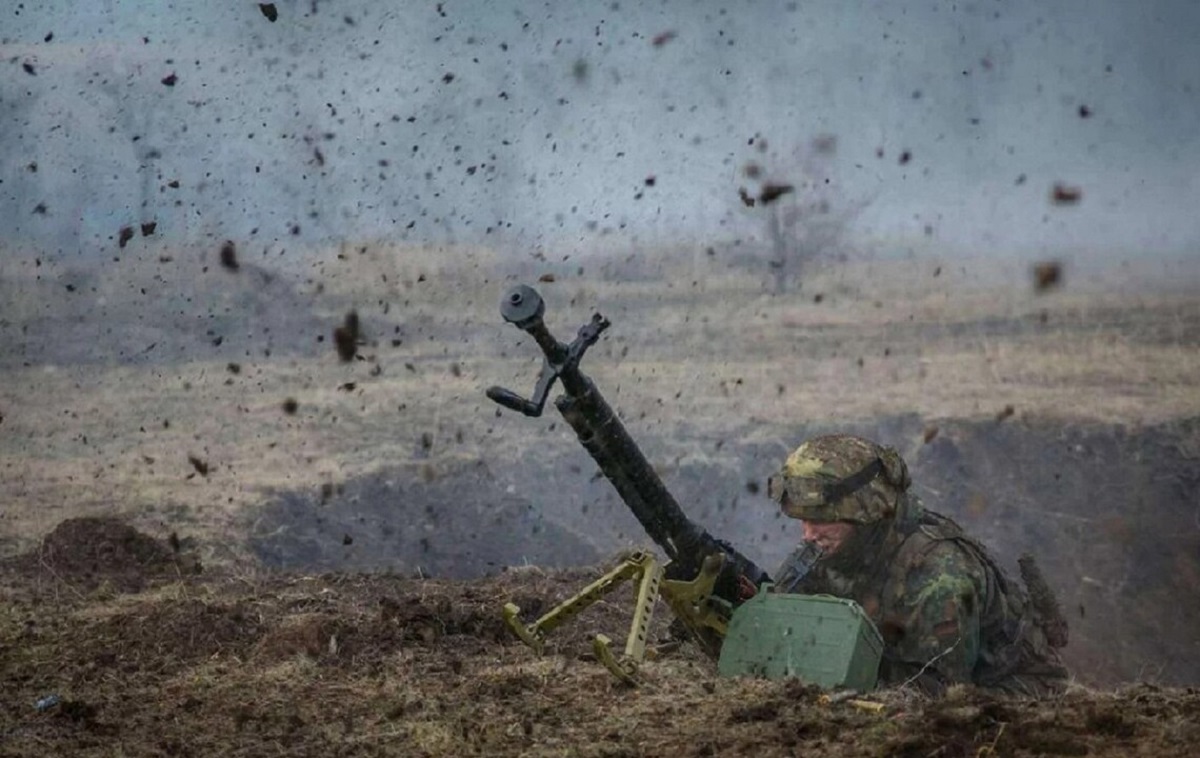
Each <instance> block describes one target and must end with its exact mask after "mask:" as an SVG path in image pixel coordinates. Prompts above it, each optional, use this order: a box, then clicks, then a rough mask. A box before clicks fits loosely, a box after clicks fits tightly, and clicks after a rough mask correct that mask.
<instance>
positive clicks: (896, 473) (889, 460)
mask: <svg viewBox="0 0 1200 758" xmlns="http://www.w3.org/2000/svg"><path fill="white" fill-rule="evenodd" d="M879 462H880V463H882V464H883V475H884V478H886V479H887V481H888V484H890V485H892V486H893V487H895V488H896V489H897V490H899V491H900V492H906V491H908V486H909V485H910V484H912V477H910V476H909V474H908V466H907V465H906V464H905V463H904V459H903V458H901V457H900V454H899V453H897V452H896V449H895V448H891V447H885V448H884V449H883V450H882V452H880V453H879Z"/></svg>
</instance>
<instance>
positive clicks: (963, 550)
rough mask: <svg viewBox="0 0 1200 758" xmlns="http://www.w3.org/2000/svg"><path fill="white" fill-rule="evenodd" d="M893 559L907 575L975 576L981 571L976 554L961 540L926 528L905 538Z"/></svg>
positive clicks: (981, 567) (981, 566)
mask: <svg viewBox="0 0 1200 758" xmlns="http://www.w3.org/2000/svg"><path fill="white" fill-rule="evenodd" d="M896 557H897V563H899V564H900V566H901V567H903V568H904V569H906V570H909V571H911V570H916V569H920V570H922V571H924V572H931V573H943V574H944V573H970V574H974V573H977V572H979V571H982V570H983V565H982V564H981V563H980V561H979V558H978V556H977V555H976V554H975V551H974V550H972V549H971V547H970V546H969V545H968V544H967V543H966V542H964V541H963V540H962V539H961V538H959V537H956V536H946V535H944V534H941V533H939V532H937V531H935V530H929V529H926V528H925V527H922V528H920V529H917V530H916V531H915V532H913V533H912V534H911V535H909V536H908V538H907V539H906V540H905V541H904V544H903V545H902V546H901V549H900V550H899V552H898V554H897V556H896Z"/></svg>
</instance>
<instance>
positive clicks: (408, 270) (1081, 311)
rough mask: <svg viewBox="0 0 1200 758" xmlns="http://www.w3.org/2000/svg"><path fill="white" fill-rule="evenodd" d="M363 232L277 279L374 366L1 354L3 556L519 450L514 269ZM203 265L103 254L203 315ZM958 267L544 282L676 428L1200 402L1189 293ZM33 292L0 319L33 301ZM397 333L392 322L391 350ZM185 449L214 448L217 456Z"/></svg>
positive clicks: (1199, 333)
mask: <svg viewBox="0 0 1200 758" xmlns="http://www.w3.org/2000/svg"><path fill="white" fill-rule="evenodd" d="M357 250H358V248H357V247H355V246H346V247H344V248H342V249H341V250H340V251H335V252H333V253H329V254H328V255H325V256H320V255H318V256H315V257H314V258H313V259H312V263H311V264H310V265H309V266H308V267H307V268H306V269H304V270H303V273H302V274H300V275H298V276H297V275H295V274H289V275H288V276H289V277H291V279H292V280H293V283H294V285H295V287H296V288H297V291H302V292H307V293H309V294H308V295H307V297H309V302H311V311H312V313H314V314H317V315H318V316H319V317H320V318H321V319H323V320H324V323H326V324H327V328H328V330H329V331H331V330H332V327H333V326H334V325H336V324H337V323H338V320H339V319H340V316H341V314H342V313H343V312H344V311H345V310H346V309H348V308H349V307H357V308H358V310H359V311H360V313H361V314H362V316H363V318H364V321H365V323H366V325H367V329H368V333H367V336H368V337H369V338H371V339H372V340H373V344H372V345H368V346H365V347H364V348H363V349H362V354H363V355H364V356H367V357H368V358H370V360H368V361H365V362H353V363H351V364H345V363H341V362H339V361H338V359H337V357H336V355H335V353H334V351H333V349H332V346H331V345H330V344H329V343H328V342H327V343H326V345H325V346H322V347H321V349H320V351H319V352H310V353H295V352H283V353H279V354H275V355H272V356H270V357H267V356H265V355H263V354H261V353H258V354H255V355H251V356H247V357H244V358H241V359H239V362H240V365H241V372H240V373H239V374H236V375H234V374H231V373H230V372H229V371H228V370H227V363H228V362H229V359H228V358H226V357H224V356H222V357H221V358H213V359H205V358H203V357H201V356H199V355H197V356H195V357H193V358H190V359H188V360H186V361H183V362H176V361H172V362H167V363H148V364H142V365H130V364H125V365H122V364H121V363H118V362H117V361H115V360H112V359H107V360H99V361H97V362H96V363H95V364H93V365H88V366H86V367H81V366H71V365H64V366H55V365H35V366H29V367H13V368H10V369H9V370H7V371H5V372H4V376H3V381H2V382H0V408H2V409H3V411H2V412H3V413H4V420H3V430H4V434H3V436H0V476H2V478H3V481H4V483H5V490H6V492H5V504H4V511H3V513H2V516H0V518H2V519H3V522H4V532H5V533H6V534H8V535H10V537H9V539H10V542H9V544H8V546H7V547H5V546H4V545H2V544H0V552H3V551H7V552H12V551H14V550H16V549H18V548H19V547H21V546H27V545H28V544H30V542H31V540H32V539H34V538H35V537H36V536H38V535H40V534H43V533H45V532H46V531H48V530H49V528H51V527H52V526H53V525H54V524H56V523H58V522H59V521H61V520H62V519H64V518H68V517H71V516H74V515H79V514H82V513H89V514H93V515H95V514H97V513H122V514H129V515H132V516H134V517H135V518H136V520H137V522H138V523H140V524H141V525H142V526H144V527H145V528H148V529H151V530H154V529H158V530H160V531H161V530H163V529H166V528H167V527H166V525H167V524H168V523H169V524H171V527H172V528H176V527H177V526H178V525H181V524H183V525H186V527H187V529H188V530H189V532H191V533H194V534H197V535H198V536H200V537H202V538H217V537H220V536H221V535H226V534H228V529H229V528H230V527H231V524H233V523H234V521H235V520H236V519H237V517H238V514H240V513H242V512H243V511H244V509H245V508H246V507H247V506H249V505H252V504H254V503H256V502H258V501H260V500H261V499H262V497H263V495H264V493H265V492H267V491H269V490H271V489H275V488H289V489H291V488H316V487H319V486H321V484H323V483H326V482H336V481H341V480H343V479H345V478H348V477H352V476H355V475H357V474H361V473H364V472H368V471H372V470H374V469H376V468H378V467H379V466H380V465H384V464H396V463H411V464H412V465H414V466H420V465H424V464H425V463H427V462H429V461H430V460H432V461H433V462H434V463H436V462H437V460H438V459H439V458H440V457H441V456H450V457H465V458H472V457H476V456H486V457H488V458H489V459H491V460H497V461H499V462H502V461H503V460H515V459H519V458H520V456H522V455H524V454H526V453H527V452H528V451H529V449H530V446H531V445H533V444H534V441H533V440H532V438H531V437H530V435H528V434H524V433H523V431H522V430H518V429H516V427H515V426H514V425H512V424H508V423H505V422H501V421H498V420H497V419H496V418H495V417H494V414H493V410H494V409H493V408H492V407H491V405H490V403H488V402H487V401H486V400H485V399H484V398H483V395H482V392H483V389H484V388H485V387H486V386H488V385H491V384H502V385H506V386H509V387H511V388H513V389H516V390H518V391H520V392H522V393H525V392H528V391H529V390H530V388H531V387H532V382H533V378H534V376H535V375H536V371H537V368H538V365H539V360H540V358H539V356H538V355H537V354H536V351H535V350H534V348H533V345H532V344H531V341H530V340H529V339H528V338H526V337H524V336H523V335H520V334H519V333H518V332H517V331H516V330H515V329H513V328H512V327H511V326H507V325H505V324H503V323H501V321H500V319H499V317H498V314H497V308H496V302H497V300H498V296H499V294H500V292H501V291H502V290H503V288H504V287H505V286H507V284H506V282H511V281H512V279H511V277H510V275H509V274H508V273H506V268H505V265H506V264H500V263H498V262H497V261H496V259H495V256H494V255H492V254H491V253H489V252H488V251H486V250H477V249H432V248H431V249H428V250H421V251H412V250H405V251H400V250H396V249H391V248H387V247H385V246H370V247H368V250H367V252H365V253H359V252H357ZM211 263H212V262H211V261H210V262H209V264H210V265H211ZM202 265H203V261H201V260H200V259H198V258H197V259H194V260H193V259H188V262H187V263H186V266H184V268H183V269H178V270H175V273H176V274H177V275H178V277H179V278H178V279H173V278H171V277H170V276H164V275H163V271H162V270H160V267H158V266H149V264H147V265H145V266H142V267H141V268H136V267H132V268H131V267H126V268H123V269H122V270H121V271H119V272H106V271H101V272H100V273H99V274H98V275H97V276H98V277H99V279H98V282H99V284H98V291H100V292H102V293H104V296H105V297H106V298H107V301H108V302H110V303H111V302H113V301H116V300H119V299H120V297H121V294H122V292H123V291H124V290H122V286H126V287H142V286H143V285H144V284H146V283H147V282H155V281H157V282H158V283H159V286H160V287H161V288H168V289H169V291H170V292H173V293H176V294H179V293H186V292H188V282H189V281H193V280H189V279H188V278H187V276H192V275H193V274H194V275H195V279H194V281H196V282H199V284H197V285H195V286H196V287H198V288H199V289H197V290H196V292H195V293H194V294H195V298H196V300H197V301H198V302H200V303H208V305H206V306H204V307H207V308H209V309H210V310H211V309H212V308H213V307H216V306H213V305H212V303H214V302H216V303H226V304H225V305H223V306H220V309H221V312H222V313H226V314H227V313H228V312H230V309H231V308H232V307H233V306H230V305H229V304H228V303H229V302H235V303H241V302H246V301H244V298H245V297H250V296H251V294H252V290H253V289H254V288H253V287H250V290H248V291H242V290H238V291H237V292H238V294H237V297H235V298H233V299H232V300H231V299H230V297H231V295H230V293H231V290H230V289H229V288H230V287H233V286H235V284H236V283H237V282H238V281H240V280H238V279H236V277H232V276H231V275H227V272H226V273H220V272H216V273H214V272H211V271H210V272H208V273H202ZM262 265H270V259H269V258H268V259H267V262H266V263H264V264H262ZM193 268H194V269H196V271H192V270H191V269H193ZM952 268H953V267H949V266H948V267H947V271H946V272H945V273H944V274H941V275H939V276H937V277H934V276H933V275H932V274H931V270H932V269H933V263H929V262H924V263H922V262H913V261H898V262H891V263H888V262H877V263H870V264H861V263H860V264H845V265H842V266H829V267H826V268H824V269H821V270H819V271H817V272H815V273H814V274H813V276H812V277H810V278H809V279H808V280H807V281H806V282H805V284H804V288H803V290H802V291H801V293H800V294H797V295H795V296H789V297H770V296H766V295H764V294H762V293H763V290H762V282H761V280H760V279H759V278H758V277H756V276H751V275H748V274H746V273H745V272H742V271H740V270H736V269H722V268H721V267H720V266H719V265H717V264H716V263H713V262H711V261H708V260H692V261H687V262H685V264H683V266H682V268H681V269H680V270H679V271H677V272H675V274H671V275H667V276H665V277H664V278H662V279H661V280H655V281H635V282H619V281H608V280H605V279H602V278H594V277H593V278H589V277H587V276H585V277H566V278H559V280H558V281H556V282H554V283H546V284H541V285H538V286H539V287H540V289H541V291H542V292H543V294H544V296H545V297H546V299H547V305H548V314H547V319H548V323H549V325H550V326H551V328H552V329H553V330H554V331H555V332H556V333H557V334H558V336H559V337H560V338H564V339H565V338H568V337H569V336H571V334H572V332H573V330H574V327H575V325H577V324H582V323H584V322H585V321H586V320H587V319H588V318H589V317H590V315H591V313H592V311H593V310H595V309H598V310H601V311H602V312H604V313H605V314H606V315H608V316H609V317H610V318H612V320H613V322H614V323H613V327H612V328H611V329H610V331H609V333H608V336H607V338H606V339H605V340H604V341H603V342H601V344H599V345H598V346H596V347H595V348H593V351H592V355H591V356H590V357H589V358H588V360H587V362H586V364H585V366H586V368H587V370H588V371H589V373H590V374H591V375H592V376H593V377H594V378H595V379H596V381H597V382H598V383H599V384H600V386H601V387H602V388H603V389H604V392H605V394H606V396H607V397H608V398H609V400H610V401H611V402H612V403H613V404H614V406H616V407H618V408H619V409H620V410H621V412H622V413H623V414H624V415H625V416H626V418H632V419H640V418H642V417H643V416H645V417H648V418H652V419H654V420H655V421H656V422H659V424H658V425H657V426H656V428H657V429H662V430H665V432H664V433H665V435H666V436H668V437H670V436H671V433H670V431H669V430H670V429H671V428H672V426H673V425H674V424H675V423H677V421H676V420H686V422H687V423H689V424H692V425H700V426H703V427H706V428H710V429H720V428H722V427H726V426H731V425H733V424H741V423H743V422H745V421H746V420H752V419H756V418H763V419H772V418H774V419H780V418H795V419H803V420H805V421H807V422H813V423H833V422H839V421H848V420H854V419H869V418H872V417H876V416H880V415H894V414H900V413H915V414H919V415H920V416H921V417H924V418H928V419H931V420H937V419H945V418H987V417H993V416H995V415H996V414H997V413H999V412H1000V411H1002V409H1004V408H1005V406H1009V405H1011V406H1012V407H1013V408H1014V409H1015V412H1016V413H1017V414H1019V415H1024V416H1030V417H1045V418H1052V419H1054V418H1058V419H1066V420H1096V421H1103V422H1109V423H1123V424H1132V425H1137V424H1142V423H1154V422H1156V421H1161V420H1165V419H1170V418H1176V417H1187V416H1195V415H1197V414H1198V413H1200V386H1198V385H1200V379H1198V377H1200V351H1198V350H1197V349H1196V346H1197V342H1200V294H1197V293H1191V294H1188V293H1187V292H1183V293H1179V292H1176V293H1162V292H1159V293H1155V292H1140V293H1139V292H1137V291H1127V290H1129V289H1130V288H1129V287H1128V286H1126V285H1122V287H1118V288H1116V289H1114V290H1113V291H1111V292H1108V293H1105V292H1104V289H1103V287H1102V286H1100V285H1097V284H1096V283H1095V282H1091V283H1089V284H1088V285H1087V286H1083V287H1081V288H1080V289H1079V290H1078V291H1076V290H1073V289H1070V288H1068V289H1066V290H1064V291H1061V292H1055V293H1050V294H1048V295H1043V296H1036V295H1034V294H1032V293H1031V292H1030V291H1029V290H1028V286H1027V284H1026V283H1025V282H1024V281H1023V280H1020V281H1012V282H1008V283H1004V282H1003V281H1001V282H1000V283H999V284H997V277H996V276H992V275H989V276H982V275H980V276H978V277H975V276H971V275H969V274H968V273H967V272H966V270H965V269H964V270H963V271H962V272H959V273H956V272H955V271H954V270H951V269H952ZM6 270H7V271H8V272H9V273H10V274H13V275H14V276H15V274H14V273H13V272H16V273H20V272H25V274H27V273H28V272H27V271H26V270H25V269H24V268H21V267H19V266H17V265H16V264H11V263H10V265H9V266H8V268H7V269H6ZM509 270H510V271H511V270H512V269H511V267H510V268H509ZM184 274H187V276H184ZM244 274H245V272H243V273H242V274H239V275H238V276H241V275H244ZM22 275H24V274H22ZM42 275H43V277H44V279H45V280H46V281H53V277H52V276H49V275H48V274H47V272H45V271H43V272H42ZM218 275H219V276H218ZM205 277H208V278H205ZM219 277H223V278H219ZM10 278H11V277H10ZM122 283H124V284H123V285H122ZM26 284H30V282H26ZM318 285H320V286H319V287H318ZM239 286H240V285H239ZM30 287H31V288H30V289H27V290H24V289H23V290H22V292H24V293H25V297H26V298H27V299H26V300H25V301H24V302H25V305H24V306H21V307H17V306H14V308H16V310H13V311H10V315H12V314H15V315H16V316H20V315H21V314H24V315H26V316H29V315H30V314H35V313H36V308H35V307H34V306H33V305H31V304H30V303H31V302H33V299H36V297H37V296H38V291H37V289H36V287H33V286H32V285H30ZM318 289H319V290H320V293H319V294H318ZM247 292H250V294H247ZM203 293H209V294H208V295H204V294H203ZM817 294H821V295H822V298H821V301H820V302H814V297H815V295H817ZM206 297H207V298H209V299H208V300H205V298H206ZM212 298H216V300H213V299H212ZM238 298H242V299H238ZM381 304H387V305H388V308H387V313H384V307H383V305H381ZM260 306H261V307H263V308H268V309H269V308H270V307H271V303H270V302H265V303H260ZM154 307H155V306H154V305H153V303H151V302H148V303H146V304H144V305H143V306H139V310H135V311H130V312H129V313H126V316H128V317H130V318H132V316H130V315H129V314H130V313H135V312H136V314H137V324H138V325H140V326H144V325H145V324H146V322H147V321H148V320H152V319H153V318H154V316H155V312H154V311H153V310H149V311H147V310H146V309H147V308H149V309H153V308H154ZM235 315H236V313H235ZM114 318H116V317H114ZM246 318H247V322H246V323H247V324H248V325H253V323H254V318H255V317H254V316H253V315H247V316H246ZM113 326H114V327H115V328H117V329H120V328H121V326H122V324H121V323H114V324H113ZM397 328H398V329H399V330H400V333H401V334H402V335H403V342H402V344H401V345H399V346H396V347H393V346H391V345H390V339H391V338H392V337H393V336H394V335H395V334H396V331H395V330H396V329H397ZM57 336H58V337H59V338H62V339H71V338H72V337H71V336H70V335H69V334H60V335H57ZM98 349H102V346H101V345H98ZM372 369H375V371H376V373H373V372H372ZM347 382H354V383H355V387H354V389H352V390H347V389H345V385H346V383H347ZM285 398H294V399H295V400H296V401H297V403H298V411H297V413H296V414H295V415H288V414H286V413H284V412H283V410H282V403H283V401H284V399H285ZM459 440H462V441H461V442H459ZM679 444H680V445H682V446H683V447H684V448H685V449H686V440H680V443H679ZM426 447H428V448H429V450H425V448H426ZM189 455H194V456H196V457H197V458H199V459H201V460H203V461H205V462H207V463H208V465H209V473H208V474H207V476H201V475H199V474H197V473H196V472H195V470H194V469H193V467H192V465H191V464H190V463H189V461H188V456H189ZM214 544H219V540H214ZM205 557H206V558H207V559H209V560H225V559H228V558H230V557H231V554H230V551H227V550H224V549H220V548H213V554H212V555H209V556H205Z"/></svg>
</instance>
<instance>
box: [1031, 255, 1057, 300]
mask: <svg viewBox="0 0 1200 758" xmlns="http://www.w3.org/2000/svg"><path fill="white" fill-rule="evenodd" d="M1060 284H1062V264H1061V263H1059V262H1058V261H1044V262H1042V263H1035V264H1034V265H1033V291H1034V292H1039V293H1040V292H1046V291H1048V290H1052V289H1054V288H1055V287H1057V286H1059V285H1060Z"/></svg>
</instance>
